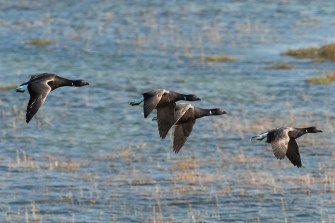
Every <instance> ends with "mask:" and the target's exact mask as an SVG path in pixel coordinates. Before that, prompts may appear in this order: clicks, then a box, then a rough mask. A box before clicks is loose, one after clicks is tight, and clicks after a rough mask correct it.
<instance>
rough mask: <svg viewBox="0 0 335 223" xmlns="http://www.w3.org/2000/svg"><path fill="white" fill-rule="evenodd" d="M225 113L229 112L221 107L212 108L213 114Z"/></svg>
mask: <svg viewBox="0 0 335 223" xmlns="http://www.w3.org/2000/svg"><path fill="white" fill-rule="evenodd" d="M223 114H227V112H226V111H224V110H222V109H221V108H214V109H212V110H211V115H223Z"/></svg>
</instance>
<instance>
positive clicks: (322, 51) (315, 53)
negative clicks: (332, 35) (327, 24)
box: [280, 43, 335, 62]
mask: <svg viewBox="0 0 335 223" xmlns="http://www.w3.org/2000/svg"><path fill="white" fill-rule="evenodd" d="M280 55H284V56H290V57H294V58H298V59H312V60H313V61H315V62H323V61H331V62H335V43H329V44H326V45H322V46H321V47H307V48H298V49H291V50H287V51H285V52H282V53H281V54H280Z"/></svg>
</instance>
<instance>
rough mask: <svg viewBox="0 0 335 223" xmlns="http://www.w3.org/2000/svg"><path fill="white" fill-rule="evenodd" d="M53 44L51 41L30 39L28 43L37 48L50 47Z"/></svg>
mask: <svg viewBox="0 0 335 223" xmlns="http://www.w3.org/2000/svg"><path fill="white" fill-rule="evenodd" d="M51 43H52V42H51V40H49V39H30V40H27V41H26V44H29V45H36V46H46V45H50V44H51Z"/></svg>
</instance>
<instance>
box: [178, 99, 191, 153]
mask: <svg viewBox="0 0 335 223" xmlns="http://www.w3.org/2000/svg"><path fill="white" fill-rule="evenodd" d="M193 111H194V110H193V106H192V105H190V104H178V105H177V106H176V111H175V125H176V127H175V129H174V132H173V151H174V152H175V153H178V152H179V150H180V149H181V147H182V146H183V145H184V144H185V142H186V140H187V138H188V137H189V136H190V134H191V132H192V129H193V125H194V123H195V119H194V118H189V119H187V120H188V121H185V122H182V123H179V124H178V122H179V121H180V120H182V119H184V118H185V117H188V116H190V117H192V116H194V112H193Z"/></svg>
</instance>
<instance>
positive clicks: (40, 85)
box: [16, 73, 89, 123]
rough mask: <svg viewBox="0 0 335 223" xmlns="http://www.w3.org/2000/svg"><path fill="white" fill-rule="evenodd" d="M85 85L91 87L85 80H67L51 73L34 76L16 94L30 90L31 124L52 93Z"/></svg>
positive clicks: (28, 108)
mask: <svg viewBox="0 0 335 223" xmlns="http://www.w3.org/2000/svg"><path fill="white" fill-rule="evenodd" d="M85 85H89V83H88V82H86V81H84V80H69V79H65V78H62V77H60V76H58V75H56V74H51V73H43V74H38V75H32V76H31V78H30V80H29V81H28V82H25V83H23V84H21V85H20V86H19V87H17V88H16V92H25V91H26V90H28V92H29V94H30V99H29V102H28V106H27V113H26V122H27V123H29V121H30V120H31V119H32V117H33V116H34V115H35V114H36V112H37V111H38V109H39V108H40V107H41V105H42V104H43V103H44V101H45V99H46V98H47V96H48V94H49V93H50V92H51V91H53V90H55V89H56V88H59V87H63V86H74V87H82V86H85Z"/></svg>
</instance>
